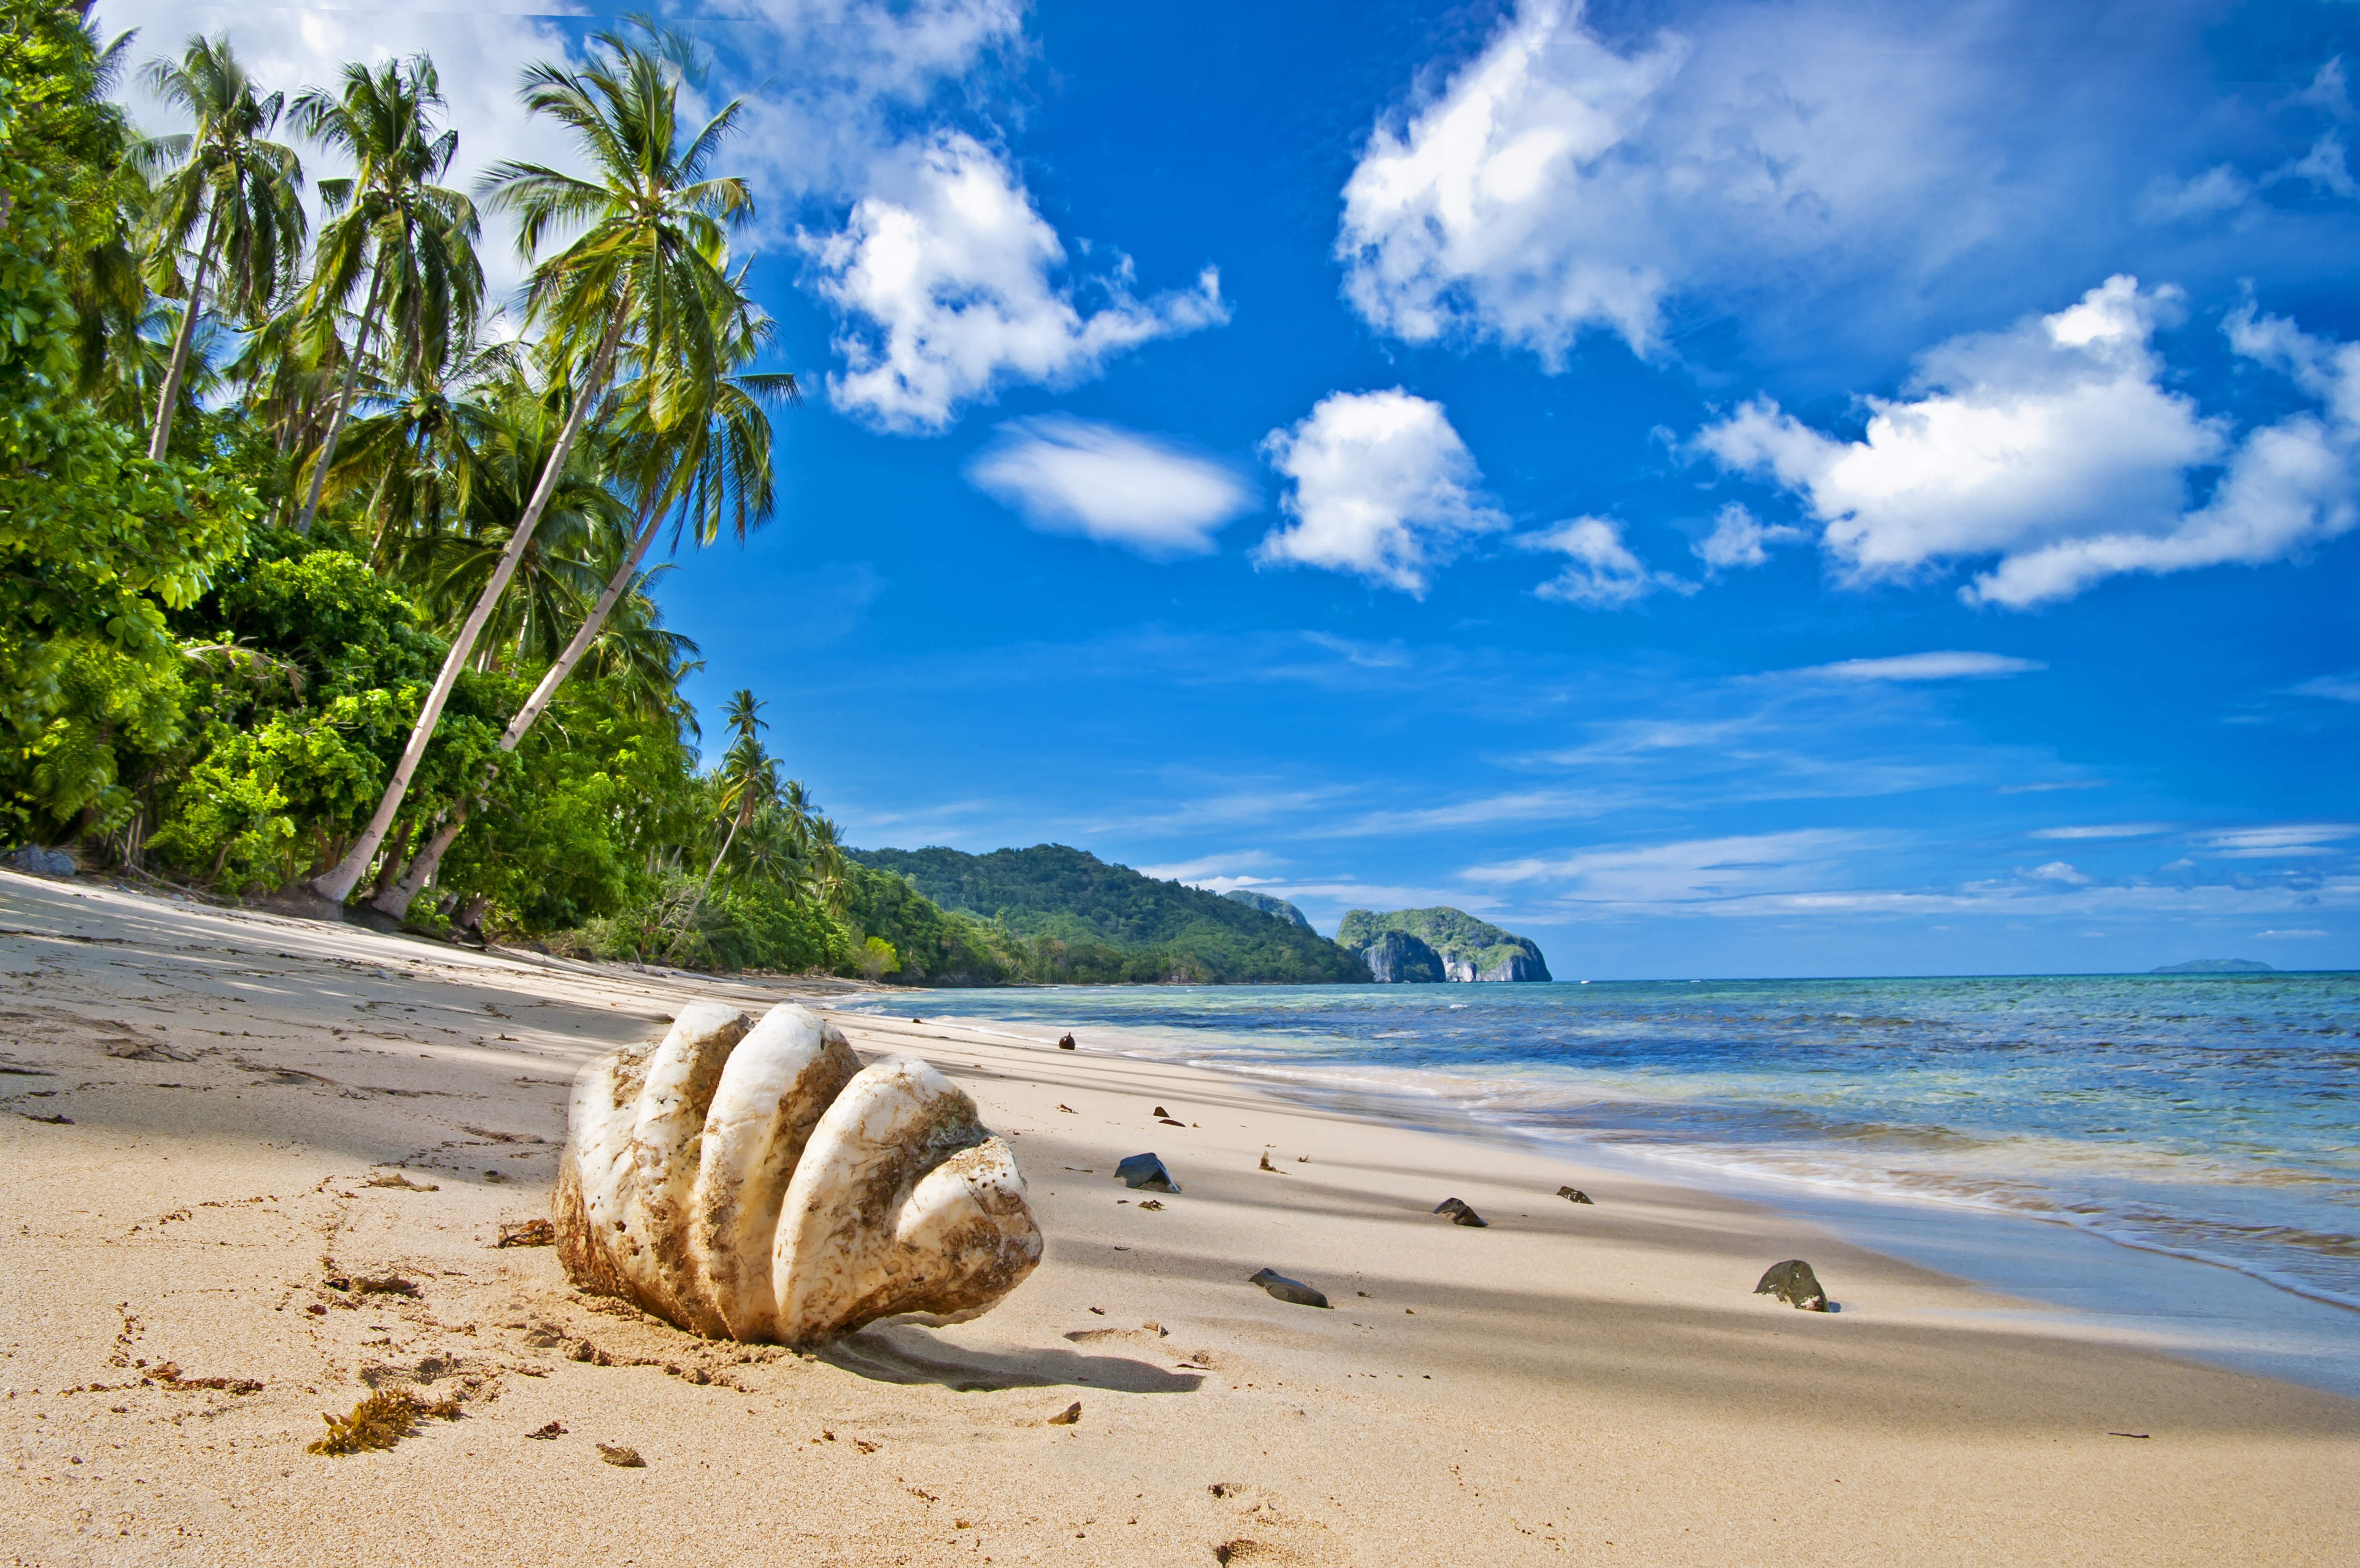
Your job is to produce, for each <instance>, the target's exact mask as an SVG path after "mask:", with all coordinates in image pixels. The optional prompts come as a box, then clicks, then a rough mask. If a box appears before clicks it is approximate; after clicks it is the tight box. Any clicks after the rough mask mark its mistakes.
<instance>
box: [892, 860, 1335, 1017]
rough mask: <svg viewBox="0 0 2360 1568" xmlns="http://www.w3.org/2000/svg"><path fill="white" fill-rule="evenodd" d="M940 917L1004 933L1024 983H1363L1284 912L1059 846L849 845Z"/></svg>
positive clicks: (1331, 947) (1321, 941) (1331, 948)
mask: <svg viewBox="0 0 2360 1568" xmlns="http://www.w3.org/2000/svg"><path fill="white" fill-rule="evenodd" d="M848 853H849V854H850V855H851V857H852V858H853V859H854V860H856V861H858V862H859V863H860V864H861V865H864V866H871V867H874V868H875V869H877V870H880V871H892V872H898V873H900V874H901V875H902V876H904V877H908V878H910V880H911V881H912V883H914V884H915V885H916V887H917V889H918V891H919V892H921V893H923V894H924V895H925V896H926V897H927V898H931V899H932V900H934V902H935V903H936V904H939V905H941V906H942V907H943V908H944V909H955V910H958V911H961V912H963V913H967V914H973V915H978V916H981V917H983V918H984V919H986V920H993V921H995V922H996V923H997V924H999V925H1000V926H1001V927H1003V928H1004V929H1005V930H1006V931H1007V932H1008V933H1009V934H1010V936H1011V938H1013V939H1015V940H1016V941H1017V942H1020V943H1021V944H1022V946H1023V948H1024V949H1025V950H1026V951H1025V953H1024V957H1025V959H1026V960H1027V962H1025V963H1024V964H1022V970H1023V972H1024V976H1025V978H1028V979H1035V978H1037V979H1043V980H1059V981H1066V982H1078V983H1091V982H1097V983H1108V982H1123V981H1129V982H1133V983H1156V982H1172V983H1184V984H1213V985H1320V984H1331V983H1340V982H1351V981H1365V980H1367V979H1368V978H1369V971H1368V966H1367V965H1365V964H1362V963H1361V962H1360V958H1359V957H1358V956H1357V955H1355V954H1353V953H1348V952H1346V951H1345V950H1344V949H1342V948H1340V947H1338V946H1337V945H1336V944H1335V943H1334V942H1329V941H1328V940H1327V938H1326V937H1323V936H1321V935H1320V934H1319V933H1318V932H1317V931H1307V930H1306V929H1304V928H1302V927H1300V926H1297V925H1295V923H1294V922H1292V921H1290V920H1287V919H1285V917H1284V916H1280V915H1270V914H1265V913H1263V912H1262V911H1261V910H1259V909H1251V908H1248V907H1247V906H1246V905H1244V904H1241V903H1234V902H1232V901H1230V900H1229V899H1227V898H1221V897H1220V896H1219V895H1218V894H1214V893H1207V892H1206V891H1204V890H1203V889H1201V888H1196V887H1185V886H1183V885H1182V884H1180V883H1177V882H1159V881H1157V880H1156V879H1155V878H1153V877H1142V876H1141V875H1140V874H1139V873H1138V872H1136V871H1133V870H1131V868H1130V867H1129V866H1109V865H1108V864H1107V863H1106V862H1105V861H1103V860H1100V859H1099V858H1098V856H1097V855H1090V854H1087V853H1085V852H1084V851H1082V850H1078V849H1068V848H1066V847H1065V845H1063V844H1035V845H1034V846H1033V847H1032V848H1031V849H1001V850H995V851H993V852H992V853H991V854H989V855H967V854H963V853H961V852H960V851H958V850H956V849H941V848H934V849H866V850H862V849H856V850H852V851H849V852H848Z"/></svg>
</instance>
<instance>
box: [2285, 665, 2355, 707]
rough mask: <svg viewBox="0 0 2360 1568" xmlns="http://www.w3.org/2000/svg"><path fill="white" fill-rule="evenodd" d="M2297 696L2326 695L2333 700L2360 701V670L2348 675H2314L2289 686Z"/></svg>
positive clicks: (2290, 690)
mask: <svg viewBox="0 0 2360 1568" xmlns="http://www.w3.org/2000/svg"><path fill="white" fill-rule="evenodd" d="M2287 691H2289V692H2290V693H2292V694H2293V695H2295V696H2297V697H2324V698H2326V699H2327V700H2328V701H2329V702H2360V670H2355V671H2354V672H2353V673H2351V674H2348V675H2314V676H2312V677H2311V679H2310V680H2308V681H2302V682H2300V683H2299V684H2297V685H2293V686H2289V687H2288V688H2287Z"/></svg>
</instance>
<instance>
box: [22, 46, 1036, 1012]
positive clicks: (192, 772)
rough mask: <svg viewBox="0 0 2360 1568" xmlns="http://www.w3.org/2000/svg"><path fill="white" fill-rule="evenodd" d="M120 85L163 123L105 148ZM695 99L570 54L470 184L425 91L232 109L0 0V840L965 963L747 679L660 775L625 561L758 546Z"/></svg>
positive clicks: (436, 94)
mask: <svg viewBox="0 0 2360 1568" xmlns="http://www.w3.org/2000/svg"><path fill="white" fill-rule="evenodd" d="M135 70H136V71H137V72H138V73H139V74H138V80H139V81H141V82H142V83H143V84H144V85H145V86H146V87H147V89H148V91H149V92H150V93H153V94H154V95H155V96H156V97H157V98H158V99H159V100H160V101H162V102H164V103H168V104H170V105H172V106H173V107H174V108H175V110H176V111H177V112H178V113H179V114H181V115H183V116H185V118H186V120H187V121H188V122H189V124H190V126H191V128H190V129H189V130H188V131H187V132H185V133H182V134H174V135H160V136H147V135H143V134H142V133H141V132H140V130H139V129H138V128H137V126H135V125H133V124H132V123H131V122H130V120H129V118H128V117H127V116H126V113H125V112H124V110H123V109H122V108H121V107H120V106H119V105H118V104H117V103H115V102H114V94H115V90H116V89H117V87H118V85H119V84H120V83H121V82H123V81H124V80H125V79H126V76H127V74H128V73H129V72H131V71H135ZM708 89H709V84H708V83H706V82H705V81H704V80H703V79H702V76H701V71H700V64H699V61H698V60H697V58H696V56H695V54H694V50H693V49H691V48H690V47H689V46H688V45H687V44H686V43H685V42H683V40H682V39H681V38H677V37H675V36H673V35H671V34H668V33H665V32H662V31H660V30H658V29H656V28H654V27H652V26H651V25H648V24H633V25H632V26H630V27H620V28H616V29H611V30H608V31H604V32H600V33H597V34H595V35H594V36H593V37H592V38H590V39H589V40H588V42H587V45H586V48H585V63H581V64H579V65H575V64H571V63H557V64H543V65H536V66H534V67H532V68H530V70H529V71H527V72H526V73H525V78H524V81H523V83H522V86H521V88H520V94H521V98H522V101H523V103H524V106H525V108H526V109H527V110H528V111H529V112H530V113H531V114H535V115H538V116H542V117H544V118H546V119H548V120H551V121H552V122H554V123H555V125H558V126H559V127H561V128H562V129H563V131H564V132H565V133H567V135H568V136H569V138H570V140H571V143H572V146H573V147H574V158H573V160H572V161H571V162H563V161H553V162H552V163H551V164H547V165H543V164H527V163H513V162H512V163H503V164H499V165H497V166H495V167H494V169H492V172H491V174H490V176H489V177H488V179H487V180H486V181H484V183H483V184H482V186H481V187H480V188H478V189H477V190H475V191H472V192H468V191H460V190H459V189H457V188H455V187H454V186H453V184H451V183H450V182H449V175H450V170H451V169H452V168H453V163H454V159H455V158H456V155H457V141H456V137H455V135H454V133H453V132H452V131H451V130H450V129H449V128H448V126H447V125H445V124H444V114H443V110H444V104H443V99H442V95H441V90H440V84H439V82H438V79H437V76H436V72H435V70H434V67H433V64H432V61H430V60H426V59H423V58H413V59H408V60H389V61H383V62H378V63H372V64H366V65H362V64H355V65H352V66H349V67H347V68H345V69H344V71H343V72H342V73H341V74H340V76H339V77H338V78H337V79H336V80H334V81H333V82H326V83H266V82H257V81H256V80H255V79H254V78H253V77H252V76H251V75H250V74H249V73H248V72H247V71H246V67H245V66H244V65H243V64H242V63H241V62H240V61H239V60H238V59H237V58H236V56H235V52H234V51H233V50H232V49H231V48H230V46H229V45H228V43H227V42H226V41H225V40H224V39H222V38H187V39H180V40H172V41H171V42H170V43H169V45H168V46H167V47H166V48H164V49H160V50H157V49H148V48H147V40H144V39H138V38H130V37H126V38H121V39H116V40H114V41H112V42H107V41H104V40H103V39H102V38H100V37H99V36H98V35H97V34H96V33H95V32H94V31H93V27H91V25H90V24H89V22H88V20H87V18H86V16H85V15H84V9H83V7H82V6H81V5H74V4H70V3H63V0H0V840H5V842H6V843H8V844H39V845H70V846H71V847H72V848H73V850H74V851H75V853H76V855H78V857H79V858H80V859H81V860H82V863H83V864H84V865H87V866H101V867H104V868H106V869H107V870H108V871H109V872H110V874H112V875H115V876H116V877H121V878H123V879H126V880H128V881H147V882H150V883H165V884H170V885H172V886H175V887H183V888H189V889H193V890H196V891H199V892H202V893H207V894H210V895H212V896H215V897H220V898H259V897H270V896H276V897H279V898H295V899H301V898H323V899H326V900H329V901H331V902H333V903H334V904H337V905H342V906H347V907H349V908H352V909H361V908H362V907H364V906H373V907H374V909H376V910H377V911H380V912H381V913H382V915H383V916H384V918H388V919H399V920H407V921H409V922H410V924H412V925H413V926H419V927H424V928H427V929H431V930H434V931H449V930H451V929H453V928H457V929H459V930H462V931H473V932H479V933H481V934H483V935H485V936H487V937H502V938H508V939H511V940H541V941H543V942H547V943H548V944H549V945H550V946H551V947H552V949H553V950H557V951H563V952H570V953H583V954H592V955H600V956H635V957H639V958H642V959H649V960H657V959H661V960H662V961H665V962H669V963H673V964H689V965H708V966H727V967H769V968H776V969H792V970H803V969H809V968H825V969H831V970H836V971H840V972H843V973H847V974H852V973H866V974H869V975H873V976H877V977H886V976H893V975H902V976H905V977H910V978H921V977H934V976H936V975H962V976H969V977H973V978H977V979H983V980H990V979H998V978H1002V977H1004V976H1005V975H1006V974H1007V972H1008V971H1007V966H1006V965H1005V964H1002V963H1000V961H999V960H996V959H994V958H991V957H990V956H989V954H988V953H985V952H984V951H983V949H982V948H980V947H978V945H977V939H976V938H975V937H974V935H973V933H971V932H970V931H968V930H967V925H969V924H978V923H977V922H967V923H966V924H961V923H959V922H956V921H955V920H953V918H952V917H949V916H946V915H945V913H944V912H943V911H942V910H939V909H933V908H932V907H931V906H928V905H925V904H924V903H923V899H921V898H918V896H917V895H916V894H915V893H914V892H913V891H912V890H911V889H910V888H909V887H907V885H906V884H904V883H902V882H901V881H899V880H898V879H895V878H891V877H881V876H880V875H879V874H877V873H874V872H871V871H869V870H868V869H867V868H865V867H862V866H858V865H857V864H856V863H854V862H852V861H851V860H850V859H848V858H847V856H846V855H845V854H844V851H843V849H842V847H841V845H840V844H839V843H838V838H837V833H836V828H835V826H834V824H833V823H831V822H829V821H828V819H827V818H826V817H825V815H824V814H823V813H822V811H821V810H820V808H819V807H818V805H817V804H816V803H815V802H814V801H813V800H811V798H810V797H809V795H808V793H807V792H806V791H805V790H804V789H803V786H802V785H801V784H800V783H798V782H797V781H795V780H794V779H791V778H788V777H786V769H785V766H784V764H783V762H782V761H781V759H780V758H779V757H777V756H776V755H774V754H773V753H772V751H771V750H770V741H769V740H768V739H767V738H766V734H765V731H766V725H767V724H768V722H769V721H766V720H764V719H763V718H762V717H761V716H760V713H761V709H762V706H763V704H762V702H761V700H760V699H759V698H758V697H756V696H755V695H754V694H753V693H750V692H747V693H741V694H740V696H739V698H738V700H737V702H735V703H733V704H732V706H731V709H730V712H729V714H728V718H727V723H728V725H729V733H728V744H727V746H726V749H724V751H723V754H722V756H721V758H720V760H719V761H718V762H717V763H716V765H715V766H712V767H709V768H708V767H705V766H703V765H702V764H701V763H700V760H699V746H700V745H701V744H702V738H703V737H702V736H701V735H700V732H699V729H698V724H697V719H696V715H695V713H694V711H693V710H692V708H691V706H690V704H689V702H687V700H686V698H685V697H684V696H683V691H682V682H683V680H684V679H685V678H686V677H687V676H688V675H689V674H690V673H691V672H692V671H694V670H695V669H696V668H697V667H698V666H697V649H696V648H695V647H694V644H692V643H691V642H690V641H689V640H688V639H687V638H685V637H682V636H680V635H679V634H677V633H675V632H673V631H671V630H669V629H667V628H666V627H665V626H664V624H663V616H662V614H661V610H660V608H659V606H658V603H657V599H656V596H655V593H654V589H655V587H656V584H657V583H658V581H659V579H660V576H661V572H663V571H664V570H666V568H664V567H662V566H661V565H658V566H650V562H649V559H648V558H649V556H650V551H651V550H652V548H653V546H654V545H655V544H656V543H657V542H658V541H659V540H660V539H662V540H665V541H667V542H668V543H669V545H670V546H671V548H672V549H673V550H679V549H681V548H682V547H683V546H685V547H687V548H689V549H700V548H704V547H707V546H711V545H715V544H717V543H719V542H721V541H722V540H723V539H724V537H725V536H727V538H729V539H735V540H742V539H745V537H746V536H747V535H748V532H749V531H750V530H752V529H754V528H759V527H761V526H763V525H764V524H765V523H766V522H767V521H768V520H769V519H770V517H771V516H772V514H773V512H774V509H775V502H776V481H775V477H774V475H773V474H772V472H771V467H770V463H771V456H770V453H771V441H770V419H771V417H772V415H773V414H775V413H778V412H780V411H781V410H782V409H784V408H789V407H792V404H793V403H794V401H795V398H796V388H795V383H794V379H793V377H792V376H788V375H783V374H778V373H773V372H769V371H764V370H761V369H759V368H758V365H759V360H760V358H761V356H762V354H763V353H764V351H765V349H766V347H767V346H768V344H769V342H770V333H771V326H770V321H769V320H768V319H767V318H766V317H765V316H764V315H763V313H762V311H761V310H760V309H759V307H758V306H757V305H756V304H755V303H754V302H753V301H752V299H750V298H749V297H748V294H747V291H746V288H745V262H744V258H743V257H742V256H737V255H736V254H734V253H733V251H732V249H731V244H732V239H733V237H734V235H735V234H736V232H737V230H738V229H739V228H740V226H741V225H742V224H743V223H744V222H745V220H746V219H747V217H748V214H749V213H750V212H751V211H752V207H753V199H754V198H753V192H752V191H751V190H750V189H749V188H748V185H747V184H746V183H745V182H744V181H743V180H739V179H737V178H736V177H735V176H733V175H732V174H731V173H730V172H729V171H728V168H727V162H728V158H729V156H730V152H731V144H732V137H733V136H734V135H735V133H736V132H737V128H738V121H739V114H740V109H739V106H738V105H737V103H723V104H722V106H721V107H720V109H719V110H718V112H716V113H714V114H700V115H699V116H698V117H697V118H694V119H693V120H692V119H690V118H688V117H686V114H685V109H686V105H688V104H689V103H703V102H706V101H708V98H709V90H708ZM307 164H309V165H311V166H312V167H316V168H326V167H329V166H331V165H333V166H334V167H336V168H338V169H348V170H349V171H350V172H349V173H348V174H340V175H339V176H338V177H337V178H333V179H323V180H317V181H316V183H311V184H307V180H308V179H309V177H310V169H307ZM311 201H316V211H317V212H318V213H319V222H318V223H316V225H315V224H314V223H312V222H311V218H310V217H309V216H308V214H309V213H310V212H312V211H314V210H315V209H314V208H313V207H311V206H309V205H307V202H311ZM487 214H499V215H502V216H505V217H507V218H509V219H511V220H513V223H514V226H515V231H516V234H517V235H518V239H519V247H520V252H521V257H522V260H523V261H524V263H525V264H526V266H527V267H528V268H529V272H530V281H529V283H528V285H527V286H526V288H525V289H524V291H523V294H522V297H521V299H519V300H518V301H515V302H514V303H513V307H512V308H511V309H504V305H506V304H507V302H504V301H501V300H497V299H492V298H490V297H489V296H488V295H487V294H486V287H485V281H484V266H483V258H482V256H480V255H479V254H478V246H479V245H480V244H481V243H483V235H484V228H483V218H484V216H486V215H487ZM869 922H873V923H869ZM979 929H980V928H979V925H978V930H979Z"/></svg>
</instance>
